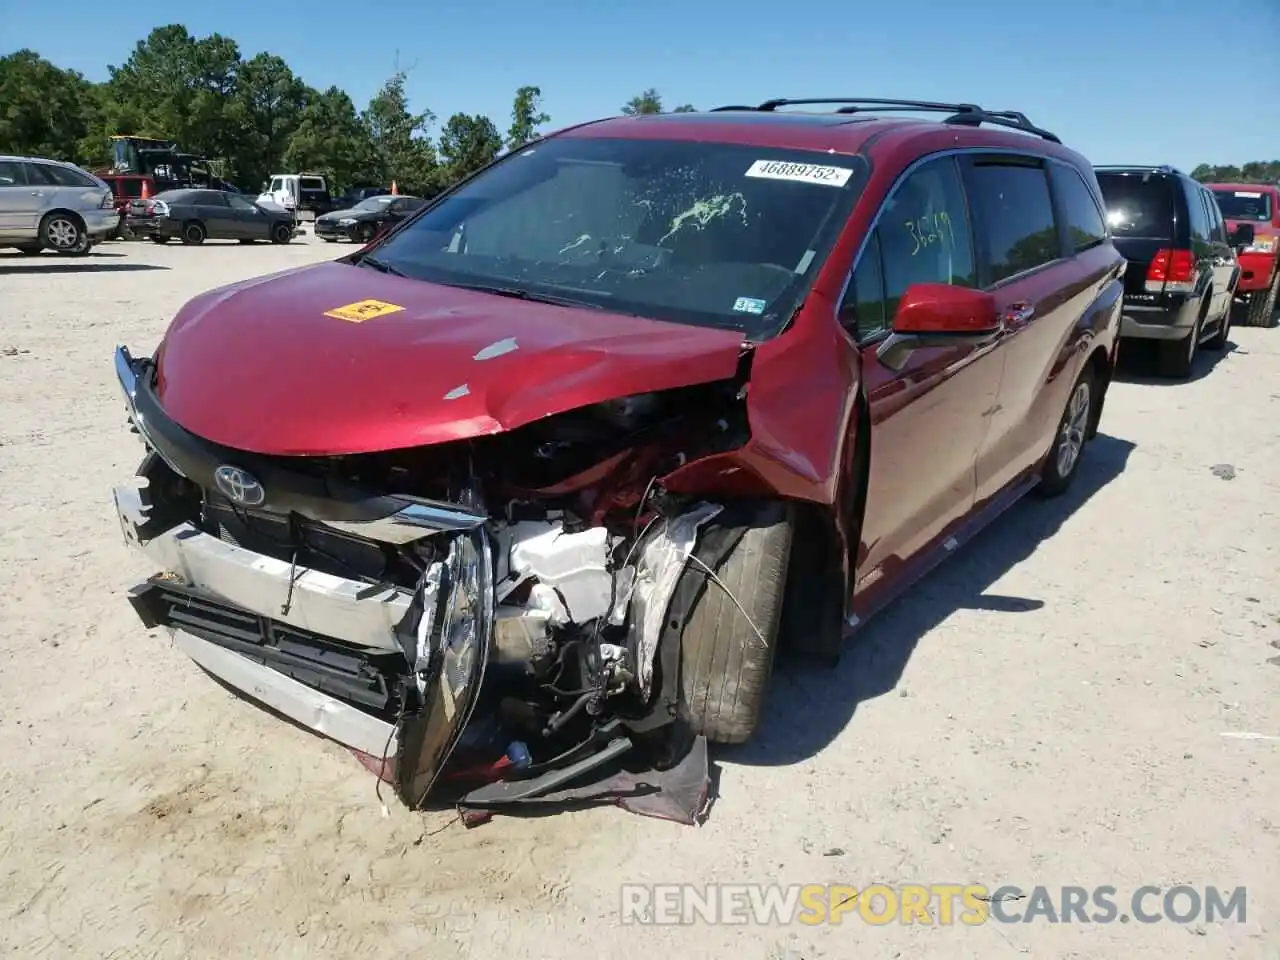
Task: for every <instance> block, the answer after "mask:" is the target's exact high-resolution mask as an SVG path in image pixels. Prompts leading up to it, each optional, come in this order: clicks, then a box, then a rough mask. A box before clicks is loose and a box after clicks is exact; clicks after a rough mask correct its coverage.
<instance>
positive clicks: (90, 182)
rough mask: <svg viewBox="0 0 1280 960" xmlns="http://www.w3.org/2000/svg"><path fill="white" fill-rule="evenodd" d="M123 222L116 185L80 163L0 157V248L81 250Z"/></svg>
mask: <svg viewBox="0 0 1280 960" xmlns="http://www.w3.org/2000/svg"><path fill="white" fill-rule="evenodd" d="M119 225H120V213H119V212H118V211H117V210H116V209H115V203H114V199H113V197H112V196H111V188H110V187H108V186H107V185H106V184H105V183H103V182H102V181H101V180H99V179H98V178H97V177H95V176H93V175H92V174H89V173H86V172H85V171H83V170H81V169H80V168H79V167H77V166H75V165H73V164H70V163H62V162H60V161H57V160H45V159H41V158H39V157H9V156H2V155H0V248H3V247H17V248H18V249H19V250H21V251H22V252H23V253H39V252H40V251H41V250H43V249H45V248H48V249H50V250H53V251H54V252H56V253H62V254H82V253H88V252H89V248H90V247H91V246H92V245H93V244H95V243H98V242H100V241H102V240H105V239H106V238H107V237H108V236H109V235H110V234H112V233H113V232H114V231H115V230H116V228H117V227H118V226H119Z"/></svg>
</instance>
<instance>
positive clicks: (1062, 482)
mask: <svg viewBox="0 0 1280 960" xmlns="http://www.w3.org/2000/svg"><path fill="white" fill-rule="evenodd" d="M1097 396H1098V382H1097V378H1096V377H1095V376H1094V374H1093V370H1092V369H1091V368H1090V367H1088V366H1086V367H1085V368H1084V371H1083V372H1082V373H1081V374H1080V378H1079V379H1078V380H1076V382H1075V386H1073V387H1072V388H1071V393H1070V394H1069V395H1068V397H1067V406H1066V408H1065V409H1064V410H1063V411H1062V418H1061V419H1060V420H1059V421H1058V432H1057V433H1056V434H1054V438H1053V447H1052V448H1051V449H1050V450H1049V456H1048V459H1046V460H1045V462H1044V466H1043V467H1042V468H1041V469H1040V482H1039V483H1038V484H1037V485H1036V488H1035V489H1036V492H1037V493H1038V494H1039V495H1040V496H1042V497H1057V496H1060V495H1061V494H1064V493H1066V492H1067V488H1068V487H1070V486H1071V481H1072V480H1074V479H1075V476H1076V471H1077V470H1079V468H1080V460H1081V458H1082V456H1083V455H1084V445H1085V443H1086V442H1087V440H1088V435H1089V422H1090V419H1091V418H1092V416H1093V407H1094V404H1095V403H1097Z"/></svg>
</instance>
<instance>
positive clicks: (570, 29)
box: [0, 0, 1280, 170]
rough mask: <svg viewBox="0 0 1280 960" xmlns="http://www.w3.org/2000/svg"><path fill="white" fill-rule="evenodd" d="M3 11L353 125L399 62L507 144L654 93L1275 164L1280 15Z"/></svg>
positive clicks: (509, 2) (694, 5)
mask: <svg viewBox="0 0 1280 960" xmlns="http://www.w3.org/2000/svg"><path fill="white" fill-rule="evenodd" d="M0 5H2V6H3V7H5V8H6V9H5V10H4V12H3V14H2V15H0V20H2V21H3V25H4V26H3V31H0V43H2V44H3V45H4V47H0V52H9V51H10V50H12V49H17V48H20V47H31V48H33V49H35V50H36V51H38V52H39V53H40V54H42V55H43V56H45V57H47V58H48V59H50V60H52V61H53V62H55V63H57V64H58V65H59V66H63V67H71V68H73V69H76V70H79V71H81V72H82V73H84V74H85V75H86V76H88V77H89V78H91V79H95V80H99V79H105V78H106V76H107V65H108V64H118V63H121V62H123V61H124V60H125V59H126V58H127V57H128V56H129V52H130V51H131V50H132V48H133V45H134V43H135V42H136V41H137V40H139V39H140V38H142V37H143V36H145V35H146V34H147V32H148V31H149V30H150V29H151V28H152V27H155V26H157V25H160V24H163V23H167V22H171V21H174V20H180V21H181V22H184V23H185V24H186V26H187V28H188V29H189V30H191V31H192V32H193V33H194V34H196V35H197V36H203V35H205V34H208V33H212V32H215V31H217V32H220V33H223V34H226V35H228V36H231V37H233V38H234V39H235V40H236V41H237V42H238V43H239V44H240V48H241V53H242V54H243V55H246V56H248V55H252V54H254V53H257V52H259V51H263V50H265V51H268V52H271V53H275V54H278V55H280V56H282V57H283V58H284V59H285V60H287V61H288V62H289V64H290V65H291V66H292V67H293V68H294V70H295V71H297V72H298V73H299V74H300V75H301V76H302V77H303V79H304V80H306V82H308V83H310V84H311V85H313V86H316V87H326V86H328V85H330V84H337V85H338V86H340V87H343V88H345V89H346V90H347V91H348V92H349V93H350V94H351V96H352V97H353V99H355V101H356V103H357V105H358V106H363V104H364V103H365V102H367V100H368V99H369V97H370V96H371V95H372V94H373V93H374V91H375V90H376V89H377V88H378V86H379V85H380V84H381V82H382V81H383V80H384V79H385V78H386V77H387V76H388V75H389V74H390V73H391V72H392V71H393V69H394V66H395V63H396V56H397V51H398V54H399V60H400V64H401V65H402V66H403V67H407V68H411V70H410V73H409V82H408V87H409V93H410V95H411V96H412V97H413V100H414V105H415V107H427V108H429V109H431V110H432V111H433V112H434V113H436V114H437V115H438V116H439V117H440V118H441V119H443V118H444V117H447V116H448V114H450V113H453V112H455V111H458V110H461V111H465V112H467V113H477V112H479V113H485V114H487V115H489V116H490V117H492V118H493V120H494V122H495V123H497V124H498V126H499V128H500V129H502V130H504V131H505V129H506V126H507V123H508V120H509V115H510V109H511V97H512V94H513V92H514V90H515V88H516V87H518V86H520V85H522V84H537V85H539V86H541V87H542V90H543V95H544V108H545V109H546V111H547V112H548V113H550V114H551V117H552V126H553V127H554V126H559V125H567V124H570V123H575V122H578V121H582V120H588V119H591V118H593V117H598V116H604V115H609V114H613V113H617V112H618V109H619V107H620V106H621V105H622V104H623V103H624V102H626V100H627V99H628V98H630V97H631V96H632V95H634V94H636V93H638V92H640V91H641V90H643V89H644V88H646V87H651V86H652V87H656V88H657V89H658V90H659V92H660V93H661V94H662V96H663V99H664V101H665V103H666V104H667V106H668V107H674V106H677V105H679V104H681V103H684V102H692V103H693V104H695V105H697V106H699V107H710V106H716V105H718V104H724V103H742V102H745V103H752V102H757V101H760V100H765V99H768V98H770V97H776V96H791V97H802V96H840V95H845V96H851V95H861V96H870V97H877V96H878V97H904V98H911V99H933V100H946V101H968V102H976V103H979V104H982V105H983V106H987V107H990V108H992V109H1006V110H1010V109H1013V110H1021V111H1023V112H1024V113H1027V114H1028V115H1030V117H1031V119H1032V120H1033V121H1035V122H1036V123H1039V124H1040V125H1041V126H1044V127H1047V128H1049V129H1051V130H1053V131H1055V132H1056V133H1058V134H1059V135H1060V136H1061V137H1062V138H1063V140H1064V141H1066V142H1067V143H1068V144H1069V145H1071V146H1073V147H1075V148H1076V149H1079V150H1080V151H1082V152H1083V153H1084V154H1085V155H1086V156H1087V157H1088V158H1089V159H1090V160H1092V161H1093V162H1095V163H1128V162H1134V163H1172V164H1175V165H1177V166H1181V167H1183V168H1185V169H1188V170H1189V169H1190V168H1191V167H1193V166H1195V164H1196V163H1199V162H1201V161H1204V162H1209V163H1241V162H1244V161H1248V160H1272V159H1277V158H1280V83H1277V76H1278V74H1277V69H1278V68H1280V0H1214V2H1213V3H1211V4H1209V5H1203V4H1199V3H1196V2H1194V0H1110V2H1108V0H1067V2H1063V3H1056V4H1054V3H1037V2H1035V0H1016V2H1015V0H968V2H965V0H951V2H948V0H903V2H869V0H861V2H858V0H842V2H838V0H791V2H786V3H782V2H777V0H772V2H763V0H737V2H729V0H685V2H678V0H645V2H638V0H631V2H625V0H623V2H618V3H613V4H610V3H596V4H591V3H587V2H586V0H577V2H570V0H540V2H524V3H521V2H514V0H489V2H472V3H466V4H424V3H420V2H418V3H414V2H409V0H372V2H368V3H341V4H339V3H335V2H333V0H313V2H311V3H305V4H301V3H296V2H283V0H277V2H275V3H272V2H261V0H258V2H249V0H221V2H219V3H210V4H180V5H178V6H176V7H169V8H165V7H164V5H158V6H157V5H155V4H147V3H123V4H118V5H109V6H106V7H104V6H100V5H94V6H92V7H91V8H90V7H87V6H86V8H85V10H84V15H76V16H68V15H67V14H68V7H67V6H66V4H57V3H20V2H18V0H3V2H2V4H0ZM164 9H169V10H171V11H172V12H171V13H170V14H168V15H167V16H166V15H164V14H163V13H162V12H160V11H162V10H164ZM179 11H181V13H180V12H179ZM6 48H7V49H6Z"/></svg>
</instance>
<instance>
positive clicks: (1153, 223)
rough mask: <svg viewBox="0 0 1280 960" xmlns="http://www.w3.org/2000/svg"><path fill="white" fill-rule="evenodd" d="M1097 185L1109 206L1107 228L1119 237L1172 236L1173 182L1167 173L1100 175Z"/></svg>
mask: <svg viewBox="0 0 1280 960" xmlns="http://www.w3.org/2000/svg"><path fill="white" fill-rule="evenodd" d="M1098 186H1100V187H1101V188H1102V197H1103V199H1104V200H1105V201H1106V204H1107V225H1108V226H1109V227H1110V228H1111V232H1112V233H1113V234H1115V235H1116V236H1118V237H1151V238H1153V239H1158V240H1167V239H1169V238H1171V237H1172V236H1173V229H1174V220H1175V202H1174V193H1173V181H1172V180H1171V179H1170V178H1169V177H1168V176H1166V175H1164V174H1151V173H1100V174H1098Z"/></svg>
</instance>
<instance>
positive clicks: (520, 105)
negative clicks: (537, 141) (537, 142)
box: [507, 87, 551, 150]
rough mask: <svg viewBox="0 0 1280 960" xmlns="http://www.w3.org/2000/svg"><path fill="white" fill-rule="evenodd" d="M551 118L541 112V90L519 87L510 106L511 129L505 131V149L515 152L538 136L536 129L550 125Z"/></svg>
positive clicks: (539, 88) (538, 88)
mask: <svg viewBox="0 0 1280 960" xmlns="http://www.w3.org/2000/svg"><path fill="white" fill-rule="evenodd" d="M550 122H551V116H550V115H549V114H547V113H544V112H543V111H542V88H541V87H521V88H520V89H519V90H517V91H516V99H515V102H514V103H513V104H512V105H511V127H510V128H509V129H508V130H507V148H508V149H509V150H515V149H516V148H517V147H523V146H524V145H525V144H526V143H528V142H529V141H530V140H532V139H533V138H534V137H536V136H537V135H538V127H540V126H542V125H543V124H544V123H550Z"/></svg>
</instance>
